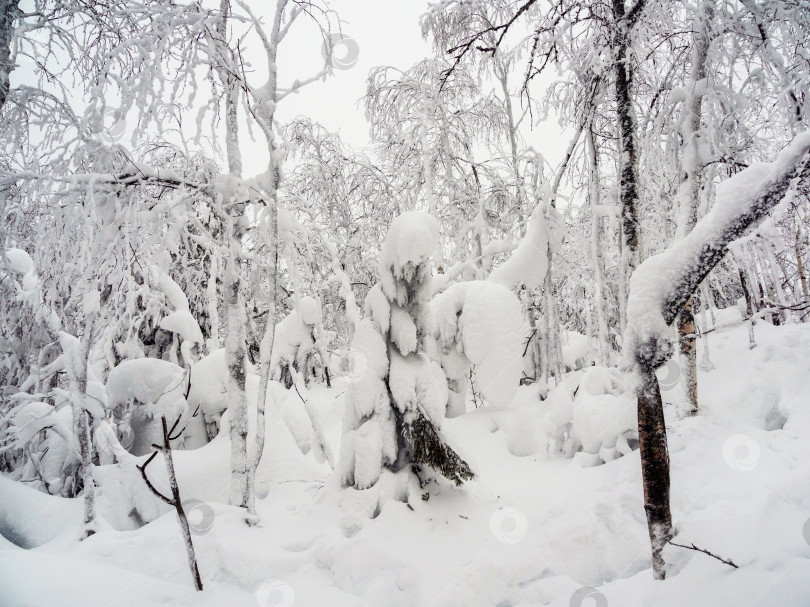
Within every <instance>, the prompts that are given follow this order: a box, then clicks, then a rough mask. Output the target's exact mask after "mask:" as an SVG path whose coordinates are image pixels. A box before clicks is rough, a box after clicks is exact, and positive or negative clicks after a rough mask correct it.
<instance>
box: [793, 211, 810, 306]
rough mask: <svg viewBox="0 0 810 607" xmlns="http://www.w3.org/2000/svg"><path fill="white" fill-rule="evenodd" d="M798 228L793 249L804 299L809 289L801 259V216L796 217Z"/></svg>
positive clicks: (806, 297) (808, 295)
mask: <svg viewBox="0 0 810 607" xmlns="http://www.w3.org/2000/svg"><path fill="white" fill-rule="evenodd" d="M796 222H797V224H798V228H797V229H796V245H795V247H794V251H795V253H796V268H797V269H798V270H797V271H798V274H799V282H800V283H801V285H802V296H804V301H807V300H809V299H810V290H809V289H808V287H807V272H806V271H805V269H804V261H803V260H802V224H801V218H800V217H798V216H797V217H796Z"/></svg>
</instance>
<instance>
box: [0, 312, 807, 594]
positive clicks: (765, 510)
mask: <svg viewBox="0 0 810 607" xmlns="http://www.w3.org/2000/svg"><path fill="white" fill-rule="evenodd" d="M370 329H371V330H372V331H373V327H370ZM756 332H757V343H758V345H757V347H756V348H755V349H753V350H749V349H748V347H747V333H746V328H745V327H741V326H739V325H738V326H727V327H725V328H723V329H722V330H718V331H716V332H714V333H711V334H708V335H707V337H704V338H701V339H706V338H708V339H710V343H711V347H712V360H713V362H714V364H715V367H716V368H715V369H714V370H713V371H711V372H703V371H699V387H700V400H701V403H703V405H702V414H701V415H700V416H698V417H694V418H679V417H678V415H677V411H678V403H677V402H676V400H677V398H678V396H677V395H678V393H679V392H678V391H677V390H674V389H673V390H669V391H664V400H665V402H667V404H666V406H665V411H666V415H667V425H668V434H669V441H670V445H669V446H670V448H669V451H670V458H671V466H672V480H673V483H672V511H673V519H674V522H675V526H676V528H677V531H678V535H677V537H676V538H675V541H676V542H678V543H682V544H686V545H690V544H691V543H693V542H694V543H695V544H696V545H697V546H699V547H702V548H706V549H708V550H710V551H712V552H714V553H716V554H719V555H721V556H723V557H724V558H730V559H732V560H733V561H734V562H735V563H736V564H737V565H739V569H733V568H731V567H729V566H727V565H724V564H722V563H720V562H719V561H717V560H715V559H713V558H711V557H709V556H707V555H705V554H702V553H699V552H695V551H691V550H684V549H681V548H677V547H674V546H669V547H667V548H666V551H665V558H666V560H667V562H668V563H669V567H670V571H669V574H668V577H667V579H666V580H665V581H655V580H653V578H652V573H651V570H650V564H649V539H648V536H647V526H646V520H645V516H644V508H643V494H642V489H641V472H640V463H639V457H638V452H637V451H633V452H631V453H629V454H628V455H626V456H625V457H621V458H619V459H616V460H614V461H610V462H608V463H606V464H604V465H600V466H597V467H583V464H587V463H588V462H587V461H586V460H584V459H583V458H575V459H573V460H572V459H570V458H568V457H564V456H562V455H559V454H555V453H552V454H547V453H546V451H545V450H544V449H543V445H544V444H545V442H544V440H543V439H544V438H546V435H545V433H544V430H543V420H544V417H545V416H546V414H548V413H550V412H551V408H550V407H551V406H552V404H551V403H549V402H548V401H544V402H539V401H538V393H537V388H536V387H522V388H520V389H519V391H518V394H517V397H516V398H515V399H514V401H513V402H512V403H510V405H509V406H508V407H505V408H493V407H482V408H479V409H477V410H475V411H472V412H470V413H468V414H467V415H463V416H461V417H458V418H455V419H447V420H444V423H443V429H442V431H443V432H444V433H445V434H446V435H447V436H448V438H449V439H451V440H452V443H453V445H454V446H455V445H458V448H459V451H460V452H462V453H463V456H464V457H465V459H467V461H468V462H469V463H470V466H471V467H472V468H473V469H474V470H475V471H476V474H477V478H476V479H475V480H474V481H472V482H470V483H467V484H465V485H464V486H462V487H460V488H456V487H453V486H450V485H449V483H440V484H439V485H435V484H431V485H430V486H428V487H426V488H425V489H422V488H420V487H419V486H418V483H416V481H415V480H414V479H409V478H408V477H407V475H404V476H403V474H401V473H400V474H394V473H390V472H386V473H384V474H383V475H382V476H381V477H380V479H379V482H377V483H376V484H375V485H374V487H373V488H372V489H370V490H365V491H357V490H354V489H344V488H342V487H341V486H340V483H339V482H338V479H337V478H336V476H330V471H329V469H328V467H327V466H326V465H325V464H324V465H318V464H316V463H315V462H314V459H313V456H312V455H306V456H305V455H302V454H301V451H300V450H299V448H298V446H297V445H296V442H295V440H294V439H293V437H292V436H291V434H290V432H289V430H288V429H287V427H286V425H285V424H284V423H283V422H282V421H281V419H280V418H279V417H278V416H277V415H274V413H273V412H274V411H275V410H276V408H277V407H287V408H288V410H289V411H290V412H293V411H295V410H296V408H295V407H296V405H295V403H297V406H298V410H299V411H300V400H298V397H297V395H295V393H294V392H293V393H292V395H291V396H290V397H289V398H286V399H285V393H286V391H285V390H283V389H281V388H279V387H278V385H276V384H275V383H273V384H272V385H271V387H272V390H271V392H272V395H271V396H272V399H271V398H268V418H267V432H268V437H267V443H266V451H265V455H264V457H263V459H262V463H261V465H260V468H259V472H258V476H257V484H258V489H257V492H258V497H259V499H258V512H259V514H260V516H261V524H260V525H259V526H257V527H247V526H246V525H245V523H244V514H243V513H242V512H240V511H239V510H238V509H237V508H234V507H231V506H227V505H225V504H226V503H227V495H228V484H229V463H228V462H229V452H230V444H229V438H228V436H229V432H228V431H227V430H226V431H223V432H220V434H219V436H217V437H216V439H214V440H213V441H212V442H211V443H209V444H208V445H205V446H204V447H202V448H200V449H197V450H194V451H176V452H175V465H176V468H177V472H178V478H179V485H180V491H181V495H182V497H183V499H184V500H186V499H199V500H201V501H202V502H203V503H202V504H201V505H200V506H199V507H198V508H195V509H194V512H192V513H190V518H191V520H192V521H193V524H194V525H199V526H198V527H197V529H199V531H197V532H195V533H194V534H193V536H192V537H193V541H194V545H195V549H196V552H197V557H198V560H199V566H200V573H201V576H202V579H203V584H204V585H205V590H204V591H203V592H202V593H197V592H195V591H194V589H193V587H192V585H191V579H190V576H189V572H188V566H187V561H186V555H185V550H184V547H183V543H182V541H181V539H180V534H179V530H178V526H177V521H176V516H175V514H174V512H173V511H171V509H170V508H169V507H168V506H167V505H165V504H162V503H161V502H159V501H158V500H157V499H156V498H154V497H153V496H151V495H149V494H148V492H146V491H145V490H143V483H142V481H140V478H139V474H138V472H137V470H134V468H132V467H127V466H125V465H123V464H122V465H115V466H98V467H96V469H95V471H94V474H95V475H96V481H97V483H98V485H99V498H98V508H99V513H100V515H101V516H102V517H103V519H104V520H106V521H107V522H109V523H110V525H104V524H103V522H102V524H99V531H98V533H96V534H95V535H93V536H91V537H90V538H88V539H87V540H85V541H83V542H78V541H77V539H78V536H79V532H80V524H79V523H80V512H81V499H73V500H68V499H62V498H56V497H51V496H47V495H44V494H42V493H39V492H37V491H35V490H33V489H30V488H28V487H26V486H25V485H24V484H23V483H13V482H11V481H9V480H8V479H5V478H0V503H2V508H0V533H2V536H0V572H2V574H0V602H2V604H4V605H6V604H7V605H74V604H82V605H86V606H88V607H94V606H99V605H110V604H130V605H138V606H144V607H148V606H152V605H155V606H156V605H181V606H182V605H188V606H191V605H194V606H195V607H214V606H221V605H234V606H237V607H241V606H251V607H253V606H255V605H257V602H258V601H263V602H260V603H258V604H261V605H267V604H271V605H272V604H276V605H279V604H286V605H288V606H291V605H301V606H309V605H329V606H336V607H343V606H352V607H354V606H378V605H386V606H394V607H396V606H403V607H405V606H407V607H411V606H415V605H416V606H419V605H433V606H436V607H445V606H447V607H449V606H459V607H460V606H464V607H468V606H470V605H482V606H485V605H486V606H489V605H513V606H518V605H519V606H534V605H550V606H552V607H570V605H572V604H574V605H580V606H584V605H588V604H591V605H610V606H621V607H646V606H650V605H655V606H656V607H683V606H685V605H711V606H713V607H715V606H716V607H726V606H728V607H732V606H733V607H736V606H739V605H745V606H750V607H760V606H762V607H770V606H791V607H793V606H796V607H802V606H804V605H808V604H809V603H810V599H808V597H810V533H808V528H809V527H810V522H808V521H809V520H810V519H808V517H809V516H810V482H808V481H809V478H808V472H807V465H806V464H807V461H810V409H808V407H807V406H806V394H807V393H808V391H810V358H808V357H807V355H806V353H807V351H808V349H810V325H806V324H794V325H785V326H781V327H773V326H771V325H769V324H767V323H764V322H763V323H759V324H757V327H756ZM702 352H703V349H702V344H699V346H698V356H699V358H700V357H701V356H702ZM606 373H607V374H608V375H612V372H610V371H605V370H603V371H600V372H597V373H596V374H595V375H594V376H593V377H591V378H590V379H588V380H587V381H584V384H583V381H582V379H581V377H582V375H583V371H577V372H574V373H572V374H569V375H567V376H565V378H566V380H567V379H568V378H569V376H570V377H571V379H572V381H573V384H577V382H579V384H580V385H581V387H580V392H582V394H583V395H585V394H586V393H589V394H590V395H591V396H594V394H592V393H593V392H602V393H603V394H602V395H603V396H604V395H605V393H606V392H609V391H610V390H612V389H614V384H613V380H612V379H611V378H609V377H607V376H606ZM618 387H619V386H618V385H616V386H615V388H616V389H617V390H618ZM343 390H344V387H343V386H339V387H336V388H335V389H333V390H331V391H327V390H321V389H318V390H315V391H313V392H311V393H310V394H309V395H308V398H309V399H310V401H311V402H313V404H314V405H315V406H316V407H317V409H318V410H319V412H321V413H322V415H323V419H324V420H325V424H324V425H325V429H326V437H327V439H328V440H330V441H332V442H333V443H334V444H335V445H337V443H336V442H335V441H338V440H339V439H340V436H341V423H340V419H341V409H342V407H343V399H344V398H345V394H344V393H343ZM583 390H584V391H583ZM248 392H249V399H253V400H255V392H256V380H255V377H253V376H249V377H248ZM577 398H579V393H578V394H577ZM253 400H251V401H250V402H253ZM563 400H564V399H563ZM763 402H765V403H766V404H767V403H771V405H773V404H774V403H775V406H776V408H777V409H778V411H779V412H780V415H781V416H782V420H781V422H779V423H776V424H775V423H773V422H772V421H771V422H769V423H767V422H766V418H767V417H768V415H769V414H768V411H769V410H773V409H772V407H771V406H770V405H769V406H765V405H763ZM273 403H276V404H275V406H274V405H273ZM557 406H558V407H559V406H561V405H560V403H557ZM250 419H251V420H253V419H254V417H253V415H251V416H250ZM223 424H224V425H225V426H227V415H226V416H225V418H224V419H223ZM767 428H770V429H767ZM251 432H253V429H252V428H251ZM375 432H376V430H375V429H374V428H369V430H368V431H367V433H366V432H364V435H363V436H362V440H364V441H366V443H368V444H369V445H377V444H378V442H377V441H378V440H379V438H378V437H377V436H375ZM248 444H249V445H252V444H253V443H252V438H250V437H249V441H248ZM143 459H145V458H143V457H141V458H137V461H139V462H140V461H143ZM148 470H149V472H150V475H151V477H152V478H153V479H154V482H155V483H157V484H158V486H159V487H165V478H166V477H165V469H164V467H163V463H162V461H160V458H158V459H156V460H155V461H154V462H153V463H152V464H150V466H149V468H148ZM440 480H441V479H440ZM123 492H129V494H131V495H130V497H127V498H126V499H124V498H115V496H117V495H120V494H122V493H123ZM423 493H428V494H429V499H428V500H426V501H425V500H423V499H422V494H423ZM136 494H137V496H136ZM397 497H399V498H401V499H405V500H406V501H407V503H405V502H403V501H399V499H397ZM133 499H137V500H138V503H139V506H138V508H139V512H140V513H141V514H142V515H143V516H144V517H145V520H148V521H149V522H148V524H146V525H144V526H142V527H140V528H136V527H137V525H135V524H134V523H133V522H132V521H130V525H129V527H127V526H125V525H124V523H126V522H127V513H128V512H129V511H130V510H131V509H132V503H133V502H132V500H133ZM150 508H151V509H152V510H153V512H151V514H150ZM9 540H10V541H9ZM14 542H17V543H24V544H25V545H26V546H28V547H30V548H29V549H23V548H20V547H19V546H17V545H15V543H14ZM586 594H589V595H590V598H589V599H583V597H584V596H585V595H586ZM280 600H285V601H287V602H286V603H280V602H279V601H280ZM274 602H275V603H274Z"/></svg>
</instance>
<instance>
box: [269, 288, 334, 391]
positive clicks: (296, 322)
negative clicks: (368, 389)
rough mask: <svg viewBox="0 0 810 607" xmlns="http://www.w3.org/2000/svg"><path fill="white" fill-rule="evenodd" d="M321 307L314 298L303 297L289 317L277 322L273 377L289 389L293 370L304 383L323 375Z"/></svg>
mask: <svg viewBox="0 0 810 607" xmlns="http://www.w3.org/2000/svg"><path fill="white" fill-rule="evenodd" d="M321 323H322V318H321V309H320V307H319V306H318V302H316V301H315V300H314V299H313V298H312V297H309V296H306V297H302V298H301V299H300V300H299V301H298V303H297V304H296V306H295V309H293V310H292V311H291V312H290V313H289V314H288V315H287V316H286V318H284V320H282V321H281V322H279V323H278V324H277V325H276V333H275V338H274V340H273V352H272V358H271V360H270V369H271V372H272V374H273V379H276V380H279V381H281V382H282V383H283V384H284V386H285V387H286V388H290V387H291V386H292V385H293V378H292V370H295V371H297V372H298V373H300V374H301V375H302V377H303V378H304V382H305V384H307V385H308V384H309V382H310V381H311V380H312V379H314V378H320V377H321V376H322V373H323V370H324V369H325V361H323V360H321V355H322V352H324V351H325V350H324V348H323V343H322V341H323V338H322V334H323V331H322V328H321Z"/></svg>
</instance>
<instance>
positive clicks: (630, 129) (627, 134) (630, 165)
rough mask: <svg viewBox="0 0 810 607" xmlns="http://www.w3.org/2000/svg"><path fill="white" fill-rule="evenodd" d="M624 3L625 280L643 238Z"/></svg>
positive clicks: (619, 98) (619, 62) (617, 3)
mask: <svg viewBox="0 0 810 607" xmlns="http://www.w3.org/2000/svg"><path fill="white" fill-rule="evenodd" d="M624 1H625V0H613V19H614V27H615V34H614V42H613V44H614V46H615V49H616V59H615V63H614V70H615V79H616V113H617V119H618V127H619V146H620V152H621V153H620V155H619V200H620V202H621V207H622V233H623V235H624V244H625V246H626V251H625V253H626V257H625V259H624V262H625V264H626V278H627V279H628V280H629V278H630V275H631V274H632V273H633V270H634V269H635V268H636V266H637V265H638V257H639V249H640V238H639V236H640V235H639V224H638V154H637V153H636V133H635V130H636V121H635V115H634V112H633V104H632V100H631V87H632V84H633V71H632V68H631V67H630V63H629V57H628V44H629V40H628V37H629V31H628V30H629V27H630V24H628V23H627V21H626V19H625V17H626V13H625V7H624Z"/></svg>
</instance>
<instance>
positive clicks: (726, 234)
mask: <svg viewBox="0 0 810 607" xmlns="http://www.w3.org/2000/svg"><path fill="white" fill-rule="evenodd" d="M809 153H810V132H806V133H803V134H802V135H799V136H798V137H796V138H795V139H794V140H793V142H792V143H791V144H790V145H789V146H788V147H787V148H785V149H784V150H783V151H782V153H781V154H779V156H778V157H777V158H776V159H775V160H774V161H773V162H769V163H757V164H753V165H751V166H750V167H749V168H747V169H745V170H744V171H742V172H740V173H738V174H737V175H735V176H734V177H732V178H730V179H727V180H726V181H724V182H722V183H721V184H719V185H718V186H717V203H716V205H715V206H714V208H713V209H712V210H711V212H710V213H709V214H708V215H706V217H704V218H703V219H702V220H701V221H700V222H699V223H698V224H697V226H695V228H694V230H692V232H691V233H690V234H689V235H688V236H687V237H686V238H684V239H683V240H681V241H679V242H677V243H676V244H674V245H673V246H671V247H670V248H669V249H667V250H666V251H664V252H663V253H660V254H658V255H655V256H653V257H650V258H649V259H647V260H645V261H644V262H643V263H642V264H641V265H640V266H639V267H638V269H636V271H635V272H634V273H633V276H632V277H631V279H630V296H629V299H628V304H627V318H628V325H627V326H628V335H627V336H626V339H625V343H626V344H627V345H628V346H629V347H628V348H627V350H626V351H627V352H628V353H631V354H629V356H634V357H635V359H636V360H635V361H628V362H630V366H632V365H633V363H635V362H642V363H643V364H645V365H650V366H652V367H657V366H658V365H660V364H662V363H663V362H664V361H665V360H667V358H668V357H669V356H670V354H671V352H672V344H671V343H670V339H669V337H668V335H669V333H668V331H667V327H668V326H669V325H671V324H672V322H673V321H674V320H675V318H676V316H677V315H678V312H679V311H680V309H681V308H682V307H683V305H684V303H686V300H687V299H688V298H689V296H690V295H691V294H692V293H693V292H694V291H695V290H696V289H697V288H698V286H699V285H700V283H701V282H703V279H704V278H706V276H707V275H708V273H709V272H710V271H711V270H712V268H714V267H715V266H716V265H717V264H718V263H719V262H720V261H721V260H722V258H723V257H724V256H725V255H726V252H727V250H728V246H729V244H730V243H731V242H733V241H734V240H736V239H738V238H740V237H742V236H744V235H745V234H746V233H748V232H749V231H750V230H752V229H754V228H755V227H756V226H757V225H758V224H759V223H760V222H761V221H762V220H763V219H764V218H765V217H766V216H767V214H768V213H769V212H770V211H771V210H772V209H773V208H774V207H776V206H777V205H778V204H779V203H780V202H782V201H783V200H785V199H786V198H787V197H788V196H789V195H790V193H791V192H792V191H793V190H795V188H796V186H797V185H798V183H799V182H801V181H805V180H808V179H810V161H809V160H810V154H809Z"/></svg>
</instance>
